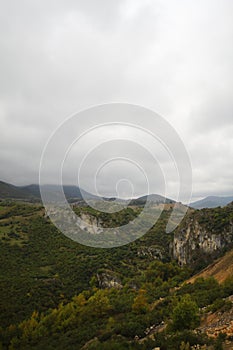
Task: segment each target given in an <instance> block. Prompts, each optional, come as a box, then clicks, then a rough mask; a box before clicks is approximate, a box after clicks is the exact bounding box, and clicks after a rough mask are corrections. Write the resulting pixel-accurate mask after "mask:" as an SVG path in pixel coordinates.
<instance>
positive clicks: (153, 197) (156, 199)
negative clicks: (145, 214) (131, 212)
mask: <svg viewBox="0 0 233 350" xmlns="http://www.w3.org/2000/svg"><path fill="white" fill-rule="evenodd" d="M146 201H149V202H153V203H157V204H160V203H175V201H174V200H172V199H170V198H165V197H163V196H161V195H159V194H149V195H148V196H142V197H138V198H136V199H133V200H132V201H131V203H130V204H132V205H144V204H145V203H146Z"/></svg>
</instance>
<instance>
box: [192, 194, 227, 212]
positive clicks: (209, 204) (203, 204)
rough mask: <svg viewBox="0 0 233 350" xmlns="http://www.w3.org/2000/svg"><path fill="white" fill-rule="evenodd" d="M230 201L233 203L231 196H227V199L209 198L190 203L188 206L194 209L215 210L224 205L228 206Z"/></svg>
mask: <svg viewBox="0 0 233 350" xmlns="http://www.w3.org/2000/svg"><path fill="white" fill-rule="evenodd" d="M232 201H233V196H228V197H220V196H209V197H206V198H203V199H201V200H199V201H196V202H192V203H190V204H189V206H190V207H192V208H195V209H203V208H216V207H224V206H225V205H227V204H229V203H230V202H232Z"/></svg>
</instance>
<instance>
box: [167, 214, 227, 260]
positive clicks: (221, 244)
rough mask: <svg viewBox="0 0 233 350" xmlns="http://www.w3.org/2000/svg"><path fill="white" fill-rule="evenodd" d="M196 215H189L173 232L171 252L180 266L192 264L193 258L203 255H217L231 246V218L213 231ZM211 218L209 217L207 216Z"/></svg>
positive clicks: (196, 258) (214, 256)
mask: <svg viewBox="0 0 233 350" xmlns="http://www.w3.org/2000/svg"><path fill="white" fill-rule="evenodd" d="M196 216H197V217H195V216H194V217H191V216H190V217H189V218H188V219H187V220H186V221H185V224H183V225H182V226H181V227H179V228H178V229H177V230H176V231H175V233H174V239H173V242H172V244H171V254H172V256H173V258H175V259H176V260H177V261H178V263H179V264H180V265H181V266H182V265H185V264H189V265H191V264H193V263H195V260H198V259H200V258H201V257H202V258H203V257H204V256H209V257H210V256H212V257H213V258H216V257H218V256H219V255H220V254H221V252H222V251H223V249H228V247H229V248H230V247H232V244H233V223H232V221H231V220H229V222H228V223H227V225H223V226H222V229H221V226H220V229H218V231H215V230H213V229H211V228H208V225H206V222H205V224H203V223H200V221H201V220H199V219H198V215H196ZM209 220H211V218H209Z"/></svg>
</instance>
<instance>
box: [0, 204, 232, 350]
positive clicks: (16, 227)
mask: <svg viewBox="0 0 233 350" xmlns="http://www.w3.org/2000/svg"><path fill="white" fill-rule="evenodd" d="M139 210H140V209H138V208H133V207H132V208H128V209H127V210H125V211H124V212H120V213H119V214H117V215H115V216H114V215H110V218H109V221H108V219H107V217H106V214H99V213H97V212H95V211H93V209H89V208H86V207H84V208H76V211H77V212H78V213H81V212H85V213H87V212H88V213H89V214H91V215H94V216H99V217H101V220H102V221H103V222H104V223H105V224H106V225H108V224H109V225H112V224H116V225H118V224H123V223H124V222H126V221H128V220H131V219H132V218H134V217H135V216H136V215H137V214H138V212H139ZM170 212H171V211H170V210H166V211H164V212H163V213H162V215H161V218H160V220H159V221H158V222H157V224H156V225H155V226H154V227H153V228H152V229H151V230H150V232H148V233H147V234H146V235H145V236H143V237H142V238H141V239H139V240H137V241H135V242H132V243H131V244H129V245H127V246H123V247H119V248H114V249H97V248H88V247H86V246H82V245H79V244H77V243H75V242H73V241H71V240H69V239H68V238H67V237H65V236H64V235H63V234H61V233H60V232H59V231H58V230H57V229H56V228H55V227H54V226H53V225H52V224H51V222H50V221H49V220H48V219H46V218H45V217H44V210H43V208H42V207H41V206H40V205H36V204H34V205H32V204H26V203H14V202H2V203H1V206H0V254H1V277H0V278H1V296H0V309H1V312H0V322H1V333H2V343H0V349H1V346H2V348H3V349H9V350H16V349H23V350H27V349H28V350H30V349H33V350H37V349H38V350H39V349H46V350H47V349H48V350H49V349H58V350H59V349H63V350H66V349H69V350H73V349H75V350H78V349H82V347H83V346H85V344H86V347H85V349H95V350H96V349H97V350H98V349H110V350H111V349H116V350H117V349H129V350H131V349H143V350H147V349H148V350H151V349H153V348H154V347H156V346H160V347H161V350H177V349H180V348H183V349H186V348H187V349H188V346H189V345H190V346H192V345H194V344H209V343H210V340H209V339H208V338H207V337H206V336H205V335H203V334H198V333H196V332H194V331H193V329H194V328H195V327H197V326H198V324H199V320H200V316H201V314H202V309H203V308H209V310H213V311H215V310H221V309H224V308H225V309H227V308H230V307H231V305H230V303H229V302H228V301H226V300H225V298H226V297H227V296H229V295H231V294H232V293H233V279H231V278H230V279H228V280H227V281H225V282H224V283H223V284H222V285H220V284H219V283H218V282H217V281H216V280H214V279H213V278H209V279H206V280H205V279H201V278H200V279H197V280H196V281H195V283H193V284H184V285H182V283H183V282H184V281H185V280H186V279H188V278H189V277H190V275H191V272H192V271H191V270H190V269H188V268H187V267H180V266H178V265H177V263H176V262H175V261H172V260H171V258H170V255H169V244H170V242H171V240H172V235H171V234H165V233H164V232H165V227H166V222H167V220H168V217H169V215H170ZM111 282H114V283H115V285H114V284H111ZM157 327H158V328H159V329H160V331H159V332H157V331H156V328H157ZM139 340H140V341H139ZM218 342H219V343H220V340H218ZM188 344H189V345H188ZM216 344H217V343H216ZM216 346H217V345H216ZM219 346H220V345H219Z"/></svg>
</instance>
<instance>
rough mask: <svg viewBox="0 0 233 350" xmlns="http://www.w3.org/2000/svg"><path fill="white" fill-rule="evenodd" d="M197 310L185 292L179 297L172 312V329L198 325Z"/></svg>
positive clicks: (178, 329)
mask: <svg viewBox="0 0 233 350" xmlns="http://www.w3.org/2000/svg"><path fill="white" fill-rule="evenodd" d="M199 322H200V320H199V310H198V306H197V304H196V303H195V302H194V301H193V300H192V299H191V297H190V295H189V294H187V295H185V296H184V297H182V298H181V300H180V301H179V302H178V304H177V305H176V306H175V308H174V310H173V313H172V329H173V330H175V331H181V330H184V329H194V328H196V327H197V326H198V325H199Z"/></svg>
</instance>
